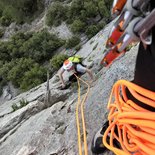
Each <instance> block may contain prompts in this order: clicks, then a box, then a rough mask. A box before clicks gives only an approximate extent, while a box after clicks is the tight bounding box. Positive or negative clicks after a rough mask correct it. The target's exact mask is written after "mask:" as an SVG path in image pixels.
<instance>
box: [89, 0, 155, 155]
mask: <svg viewBox="0 0 155 155" xmlns="http://www.w3.org/2000/svg"><path fill="white" fill-rule="evenodd" d="M150 7H151V10H153V9H154V8H155V3H154V1H153V0H150ZM154 77H155V26H154V27H153V28H152V43H151V44H150V45H147V46H146V45H144V43H143V42H142V41H141V42H140V45H139V49H138V55H137V60H136V66H135V74H134V80H133V81H132V82H133V83H134V84H136V85H138V86H140V87H142V88H145V89H147V90H149V91H151V92H155V78H154ZM126 94H127V98H128V99H129V100H131V101H133V102H134V103H136V105H138V106H140V107H142V108H145V109H146V110H148V111H150V112H155V108H154V107H152V106H150V105H147V104H145V103H144V102H142V101H139V100H137V99H136V98H135V97H134V96H133V95H132V94H131V93H130V91H129V90H128V89H126ZM152 102H153V101H152ZM154 104H155V103H154ZM108 126H109V122H108V121H105V123H104V124H103V127H102V128H101V129H100V130H98V132H97V133H96V134H95V136H94V137H93V140H92V146H91V149H92V152H93V153H95V154H101V153H104V152H105V151H106V150H107V148H106V147H105V146H104V145H103V142H102V139H103V135H104V132H105V131H106V129H107V128H108ZM114 132H115V134H116V135H118V133H117V128H115V129H114ZM108 140H109V137H108ZM108 140H107V141H108ZM114 146H115V147H116V148H121V147H120V145H119V144H118V142H117V141H114ZM131 154H132V153H131Z"/></svg>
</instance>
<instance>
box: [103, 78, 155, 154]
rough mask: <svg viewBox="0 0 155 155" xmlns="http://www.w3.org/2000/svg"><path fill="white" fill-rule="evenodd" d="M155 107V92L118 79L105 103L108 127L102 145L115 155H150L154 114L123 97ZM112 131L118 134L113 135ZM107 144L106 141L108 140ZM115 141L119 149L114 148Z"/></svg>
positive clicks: (154, 137) (154, 144) (154, 141)
mask: <svg viewBox="0 0 155 155" xmlns="http://www.w3.org/2000/svg"><path fill="white" fill-rule="evenodd" d="M126 89H128V90H129V91H130V93H131V94H132V96H134V98H136V99H137V100H139V101H141V102H142V103H144V104H147V105H149V106H151V107H153V108H155V92H152V91H150V90H147V89H144V88H142V87H140V86H138V85H136V84H134V83H131V82H128V81H125V80H120V81H117V82H116V83H115V85H114V86H113V89H112V92H111V95H110V99H109V102H108V109H109V111H110V112H109V115H108V120H109V127H108V128H107V130H106V131H105V133H104V136H103V143H104V145H105V146H106V147H107V148H108V149H109V150H111V151H113V152H114V153H115V154H117V155H131V154H133V155H153V154H154V153H155V113H154V112H151V111H149V110H147V109H145V108H142V107H141V106H139V105H137V104H136V103H134V102H133V101H131V100H130V99H128V96H127V94H126ZM115 128H117V130H118V134H116V133H115V132H114V130H115ZM108 136H109V137H110V142H107V137H108ZM114 139H116V140H117V141H118V142H119V143H120V145H121V148H122V149H120V148H116V147H115V146H114V145H113V140H114Z"/></svg>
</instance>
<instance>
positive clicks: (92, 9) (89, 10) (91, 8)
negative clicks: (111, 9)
mask: <svg viewBox="0 0 155 155" xmlns="http://www.w3.org/2000/svg"><path fill="white" fill-rule="evenodd" d="M84 7H85V9H86V14H87V17H95V16H97V14H98V12H97V7H96V5H94V4H93V3H92V2H86V3H85V4H84Z"/></svg>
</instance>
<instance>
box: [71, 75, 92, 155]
mask: <svg viewBox="0 0 155 155" xmlns="http://www.w3.org/2000/svg"><path fill="white" fill-rule="evenodd" d="M74 75H75V76H76V74H74ZM76 78H77V82H78V103H77V105H76V124H77V134H78V148H79V155H82V141H81V139H82V138H81V136H82V135H83V143H84V155H88V148H87V135H86V125H85V117H84V104H85V101H86V99H87V97H88V94H89V91H90V85H89V84H88V83H87V82H85V81H84V80H82V79H81V78H79V77H78V76H76ZM80 81H81V82H82V83H84V84H86V85H87V92H86V94H85V95H84V97H83V99H82V100H81V93H80ZM80 113H81V121H82V132H83V134H81V130H80V115H79V114H80Z"/></svg>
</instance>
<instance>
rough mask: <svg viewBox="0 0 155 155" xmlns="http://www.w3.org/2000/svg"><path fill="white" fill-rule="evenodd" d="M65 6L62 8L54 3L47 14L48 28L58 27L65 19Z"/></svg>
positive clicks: (57, 3) (59, 4) (66, 8)
mask: <svg viewBox="0 0 155 155" xmlns="http://www.w3.org/2000/svg"><path fill="white" fill-rule="evenodd" d="M67 10H68V7H67V6H63V5H62V4H61V3H59V2H56V3H54V4H52V5H51V7H50V8H49V10H48V12H47V16H46V23H47V25H48V26H52V25H55V26H58V25H60V24H61V22H62V21H65V20H66V19H67Z"/></svg>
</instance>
